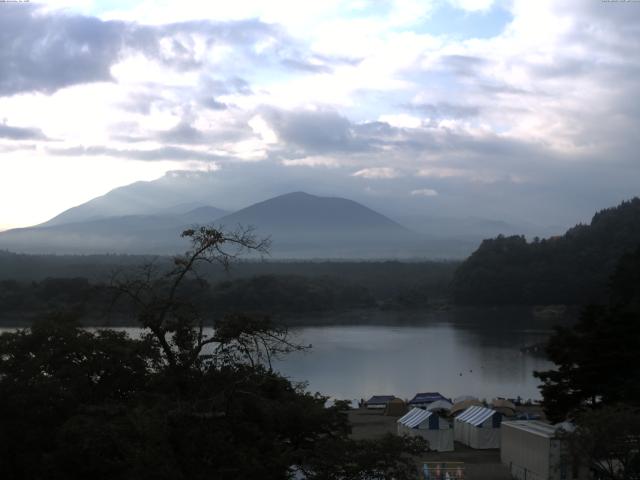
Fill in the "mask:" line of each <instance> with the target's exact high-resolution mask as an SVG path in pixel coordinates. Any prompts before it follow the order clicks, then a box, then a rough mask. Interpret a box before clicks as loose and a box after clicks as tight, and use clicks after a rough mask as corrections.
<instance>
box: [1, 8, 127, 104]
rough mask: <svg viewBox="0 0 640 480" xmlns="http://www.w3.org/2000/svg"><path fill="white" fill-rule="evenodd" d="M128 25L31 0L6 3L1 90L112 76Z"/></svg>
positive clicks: (59, 85) (15, 90) (54, 87)
mask: <svg viewBox="0 0 640 480" xmlns="http://www.w3.org/2000/svg"><path fill="white" fill-rule="evenodd" d="M124 30H125V25H124V24H122V23H120V22H103V21H101V20H98V19H96V18H90V17H81V16H68V15H42V14H39V12H38V9H37V8H36V7H35V6H33V5H30V4H5V5H2V14H1V15H0V43H1V44H2V48H0V65H2V68H0V95H11V94H14V93H18V92H23V91H34V90H35V91H43V92H52V91H55V90H57V89H59V88H62V87H66V86H69V85H73V84H76V83H87V82H97V81H110V80H111V79H112V78H111V74H110V71H109V68H110V66H111V65H112V64H113V63H114V62H115V61H116V59H117V58H118V53H119V51H120V49H121V47H122V38H123V33H124Z"/></svg>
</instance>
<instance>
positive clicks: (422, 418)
mask: <svg viewBox="0 0 640 480" xmlns="http://www.w3.org/2000/svg"><path fill="white" fill-rule="evenodd" d="M397 428H398V435H409V436H414V437H422V438H424V439H425V440H426V441H428V442H429V449H430V450H434V451H437V452H452V451H453V429H452V428H451V424H450V423H449V422H448V421H447V420H445V419H444V418H441V417H440V416H439V415H438V414H437V413H435V412H430V411H428V410H422V409H421V408H413V409H411V411H410V412H409V413H407V414H406V415H405V416H403V417H402V418H399V419H398V421H397Z"/></svg>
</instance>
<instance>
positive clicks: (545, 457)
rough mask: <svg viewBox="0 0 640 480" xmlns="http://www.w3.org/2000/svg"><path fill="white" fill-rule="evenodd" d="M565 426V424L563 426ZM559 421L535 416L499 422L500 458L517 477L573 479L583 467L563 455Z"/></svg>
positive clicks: (582, 476) (581, 476)
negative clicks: (542, 419)
mask: <svg viewBox="0 0 640 480" xmlns="http://www.w3.org/2000/svg"><path fill="white" fill-rule="evenodd" d="M563 428H566V427H563ZM558 432H559V425H550V424H548V423H544V422H540V421H536V420H515V421H508V422H502V428H501V440H500V460H501V461H502V463H504V464H505V465H506V466H507V467H509V471H510V472H511V475H512V476H513V478H515V479H518V480H574V479H580V480H582V479H585V478H588V476H587V471H586V469H584V468H582V469H581V468H579V467H578V466H576V465H573V464H572V463H571V462H570V461H568V459H567V458H566V457H565V451H564V448H566V445H565V444H564V441H563V440H562V439H561V438H559V436H558Z"/></svg>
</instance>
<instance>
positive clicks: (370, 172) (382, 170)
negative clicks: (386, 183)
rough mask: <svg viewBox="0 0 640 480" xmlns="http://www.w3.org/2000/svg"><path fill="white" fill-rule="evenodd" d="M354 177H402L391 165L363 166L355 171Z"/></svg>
mask: <svg viewBox="0 0 640 480" xmlns="http://www.w3.org/2000/svg"><path fill="white" fill-rule="evenodd" d="M352 176H354V177H362V178H368V179H391V178H398V177H400V176H401V175H400V173H399V172H398V171H396V170H395V169H393V168H390V167H373V168H363V169H362V170H358V171H357V172H355V173H353V174H352Z"/></svg>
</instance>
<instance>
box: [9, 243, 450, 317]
mask: <svg viewBox="0 0 640 480" xmlns="http://www.w3.org/2000/svg"><path fill="white" fill-rule="evenodd" d="M13 257H14V258H13V259H12V260H14V261H15V259H22V260H24V261H25V262H29V261H33V258H32V257H30V256H22V255H16V256H13ZM42 258H43V261H45V262H46V261H51V260H52V258H51V257H42ZM63 258H65V257H63ZM118 258H119V257H118ZM134 258H135V257H134ZM54 259H55V257H54ZM159 263H160V264H165V261H164V260H161V261H160V262H159ZM106 265H108V263H106V262H104V263H99V264H98V269H101V268H102V267H103V266H106ZM210 267H211V268H205V269H203V275H202V278H203V279H204V280H203V281H204V282H205V283H206V286H205V288H204V289H203V288H201V285H198V286H197V288H195V287H196V286H195V285H191V284H189V283H188V282H185V287H184V288H186V289H189V288H191V287H194V288H193V290H194V291H195V290H197V291H198V297H197V299H193V301H194V302H198V304H199V305H200V306H201V307H202V308H205V309H207V311H211V312H216V313H220V314H224V313H228V312H234V311H240V310H242V311H251V312H256V313H264V314H269V315H287V314H304V313H316V312H317V313H320V312H329V311H344V310H349V309H354V308H424V307H429V306H430V305H433V304H440V303H442V302H443V301H445V300H446V299H447V295H448V290H447V289H448V285H449V283H450V281H451V278H452V273H453V270H454V268H455V264H450V263H438V262H433V263H424V262H423V263H415V264H414V263H400V262H379V263H357V262H352V263H346V262H340V263H333V262H322V263H314V262H300V263H293V262H291V263H267V262H264V263H255V262H245V263H237V264H234V266H233V269H232V271H231V272H232V273H224V271H222V269H220V268H218V269H217V270H216V269H215V267H214V266H210ZM83 268H84V267H83ZM118 268H119V269H120V272H121V273H122V272H125V273H126V272H128V271H135V268H133V267H129V266H119V267H118ZM115 270H116V268H115V267H114V266H113V265H112V266H111V271H112V272H113V271H115ZM54 271H55V269H54ZM71 271H72V270H69V272H70V273H71ZM221 271H222V273H221ZM274 271H275V272H277V273H273V272H274ZM298 272H304V274H301V273H298ZM108 277H109V276H108V275H107V273H106V270H105V272H104V275H103V276H102V279H100V278H101V277H100V276H98V275H95V276H94V277H93V279H90V278H86V277H69V278H64V277H61V278H56V277H48V278H44V279H42V280H31V281H26V280H24V279H18V280H16V279H5V280H0V323H4V324H5V325H9V324H26V323H29V322H30V321H31V319H32V318H35V317H37V316H39V315H42V314H46V313H48V312H55V311H65V312H73V313H74V314H76V315H79V316H82V318H83V319H85V322H86V323H89V324H95V325H117V324H123V322H124V321H125V319H128V318H130V315H128V313H129V312H128V306H127V304H126V302H124V303H123V302H120V303H118V304H113V302H112V300H113V298H114V294H115V292H114V291H113V290H112V289H110V286H109V285H110V284H109V280H108ZM125 323H126V322H125Z"/></svg>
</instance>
